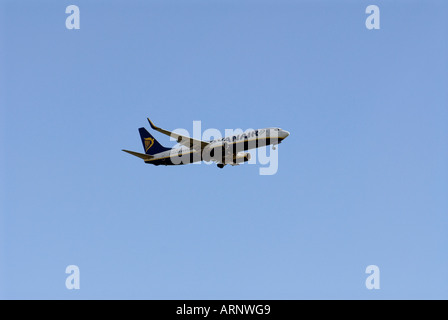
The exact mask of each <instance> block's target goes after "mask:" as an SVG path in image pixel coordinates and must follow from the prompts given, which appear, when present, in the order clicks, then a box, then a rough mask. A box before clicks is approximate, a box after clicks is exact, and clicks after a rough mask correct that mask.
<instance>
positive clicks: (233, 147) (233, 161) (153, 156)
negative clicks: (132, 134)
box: [122, 118, 289, 169]
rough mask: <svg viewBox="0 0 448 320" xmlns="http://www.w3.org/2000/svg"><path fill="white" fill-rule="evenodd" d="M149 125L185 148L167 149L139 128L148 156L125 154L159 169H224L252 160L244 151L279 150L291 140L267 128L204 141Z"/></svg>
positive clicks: (274, 129) (280, 131)
mask: <svg viewBox="0 0 448 320" xmlns="http://www.w3.org/2000/svg"><path fill="white" fill-rule="evenodd" d="M148 122H149V125H150V126H151V128H152V129H153V130H155V131H158V132H160V133H163V134H165V135H167V136H170V137H172V138H174V139H176V140H177V142H178V143H179V144H180V145H181V146H180V147H178V148H166V147H164V146H162V145H161V144H160V143H159V142H158V141H157V140H156V139H155V138H154V137H153V136H152V135H151V134H150V133H149V132H148V131H147V130H146V129H145V128H139V129H138V131H139V133H140V138H141V140H142V144H143V150H144V151H145V153H139V152H135V151H129V150H124V149H123V150H122V151H124V152H127V153H129V154H131V155H133V156H135V157H138V158H140V159H143V161H144V162H145V163H148V164H153V165H156V166H158V165H165V166H168V165H184V164H189V163H194V162H198V161H213V162H215V163H217V166H218V168H221V169H222V168H224V166H225V165H227V164H229V165H232V166H236V165H239V164H240V163H243V162H247V161H249V160H250V153H248V152H244V151H247V150H250V149H255V148H260V147H265V146H268V145H272V146H273V149H274V150H275V146H276V145H278V144H279V143H281V142H282V141H283V140H284V139H286V138H287V137H288V136H289V132H288V131H285V130H283V129H281V128H264V129H258V130H251V131H248V132H244V133H242V134H239V135H233V136H230V137H224V138H222V139H216V140H210V141H201V140H197V139H193V138H190V137H186V136H182V135H180V134H177V133H174V132H171V131H168V130H165V129H162V128H159V127H156V126H155V125H154V123H153V122H152V121H151V120H150V119H149V118H148Z"/></svg>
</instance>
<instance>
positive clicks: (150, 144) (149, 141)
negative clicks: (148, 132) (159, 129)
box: [145, 138, 154, 152]
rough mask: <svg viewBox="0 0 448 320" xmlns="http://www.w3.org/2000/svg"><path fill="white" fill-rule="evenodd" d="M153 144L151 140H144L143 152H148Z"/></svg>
mask: <svg viewBox="0 0 448 320" xmlns="http://www.w3.org/2000/svg"><path fill="white" fill-rule="evenodd" d="M153 144H154V139H153V138H145V152H148V150H149V149H150V148H151V147H152V145H153Z"/></svg>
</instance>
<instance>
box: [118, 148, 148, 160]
mask: <svg viewBox="0 0 448 320" xmlns="http://www.w3.org/2000/svg"><path fill="white" fill-rule="evenodd" d="M121 151H124V152H127V153H129V154H132V155H133V156H136V157H138V158H140V159H143V160H149V159H152V158H154V156H151V155H149V154H143V153H138V152H134V151H129V150H121Z"/></svg>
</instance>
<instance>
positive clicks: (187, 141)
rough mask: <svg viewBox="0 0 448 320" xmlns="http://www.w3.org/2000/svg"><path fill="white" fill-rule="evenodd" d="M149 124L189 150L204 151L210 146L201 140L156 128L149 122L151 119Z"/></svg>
mask: <svg viewBox="0 0 448 320" xmlns="http://www.w3.org/2000/svg"><path fill="white" fill-rule="evenodd" d="M148 122H149V124H150V126H151V128H153V129H154V130H156V131H159V132H161V133H163V134H166V135H167V136H170V137H172V138H174V139H176V140H177V142H179V143H180V144H182V145H184V146H186V147H188V148H193V149H195V150H202V149H204V148H205V147H206V146H207V145H208V144H209V143H208V142H205V141H201V140H197V139H193V138H190V137H186V136H182V135H180V134H177V133H174V132H171V131H168V130H164V129H162V128H159V127H156V126H155V125H154V123H152V121H151V120H149V118H148Z"/></svg>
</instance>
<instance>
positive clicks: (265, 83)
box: [0, 0, 448, 299]
mask: <svg viewBox="0 0 448 320" xmlns="http://www.w3.org/2000/svg"><path fill="white" fill-rule="evenodd" d="M0 3H1V5H0V90H1V91H0V104H1V118H0V122H1V136H0V139H1V144H0V146H1V149H0V150H1V153H0V155H1V157H0V161H1V162H0V175H1V176H0V181H1V182H0V186H1V193H0V194H1V213H0V224H1V227H0V232H1V236H0V240H1V245H0V250H1V255H0V258H1V259H0V298H43V299H47V298H58V299H79V298H83V299H91V298H138V299H139V298H145V299H302V298H342V299H345V298H354V299H379V298H383V299H390V298H445V299H448V275H447V270H448V254H447V253H448V234H447V230H448V147H447V146H448V144H447V142H448V90H447V88H448V59H447V57H448V20H447V18H446V13H447V12H448V2H446V1H377V0H375V1H370V0H369V1H361V0H356V1H355V0H353V1H279V0H275V1H274V0H272V1H265V0H264V1H241V0H229V1H206V0H202V1H196V0H195V1H180V0H179V1H138V2H137V1H78V0H77V1H56V0H54V1H39V2H36V1H3V0H2V1H1V2H0ZM70 4H76V5H78V6H79V8H80V10H81V29H80V30H67V29H66V28H65V19H66V17H67V16H68V15H67V14H65V8H66V6H68V5H70ZM369 4H376V5H378V6H379V8H380V10H381V29H380V30H372V31H369V30H367V29H366V27H365V19H366V17H367V15H366V14H365V9H366V7H367V6H368V5H369ZM147 116H150V117H151V118H152V119H153V120H154V122H155V123H156V124H158V125H160V126H162V127H164V128H166V129H175V128H186V129H189V130H191V129H192V121H193V120H201V121H202V127H203V128H204V129H205V128H218V129H220V130H224V129H226V128H243V129H246V128H262V127H270V126H279V127H282V128H284V129H286V130H288V131H290V132H291V136H290V137H288V139H286V140H285V142H284V143H283V144H282V145H281V146H280V147H279V157H280V163H279V170H278V173H277V174H276V175H273V176H260V175H259V174H258V172H259V166H256V165H243V166H239V167H226V168H224V169H222V170H220V169H218V168H216V166H207V165H190V166H180V167H155V166H149V165H145V164H144V163H143V162H142V161H140V160H139V159H137V158H134V157H132V156H130V155H128V154H125V153H123V152H121V149H122V148H126V149H130V150H135V151H138V152H141V150H142V147H141V142H140V139H139V136H138V131H137V128H138V127H141V126H146V127H148V125H147V122H146V117H147ZM154 135H155V137H156V138H157V139H158V140H159V141H160V142H161V143H162V144H164V145H167V146H171V145H173V144H174V143H173V142H170V141H169V138H168V137H166V136H162V135H161V134H158V133H156V134H154ZM71 264H75V265H78V266H79V267H80V270H81V289H80V290H78V291H69V290H67V289H66V288H65V279H66V276H67V275H66V274H65V268H66V266H68V265H71ZM371 264H374V265H377V266H379V268H380V270H381V289H380V290H377V291H369V290H367V289H366V287H365V279H366V277H367V275H366V274H365V268H366V267H367V266H368V265H371Z"/></svg>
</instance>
